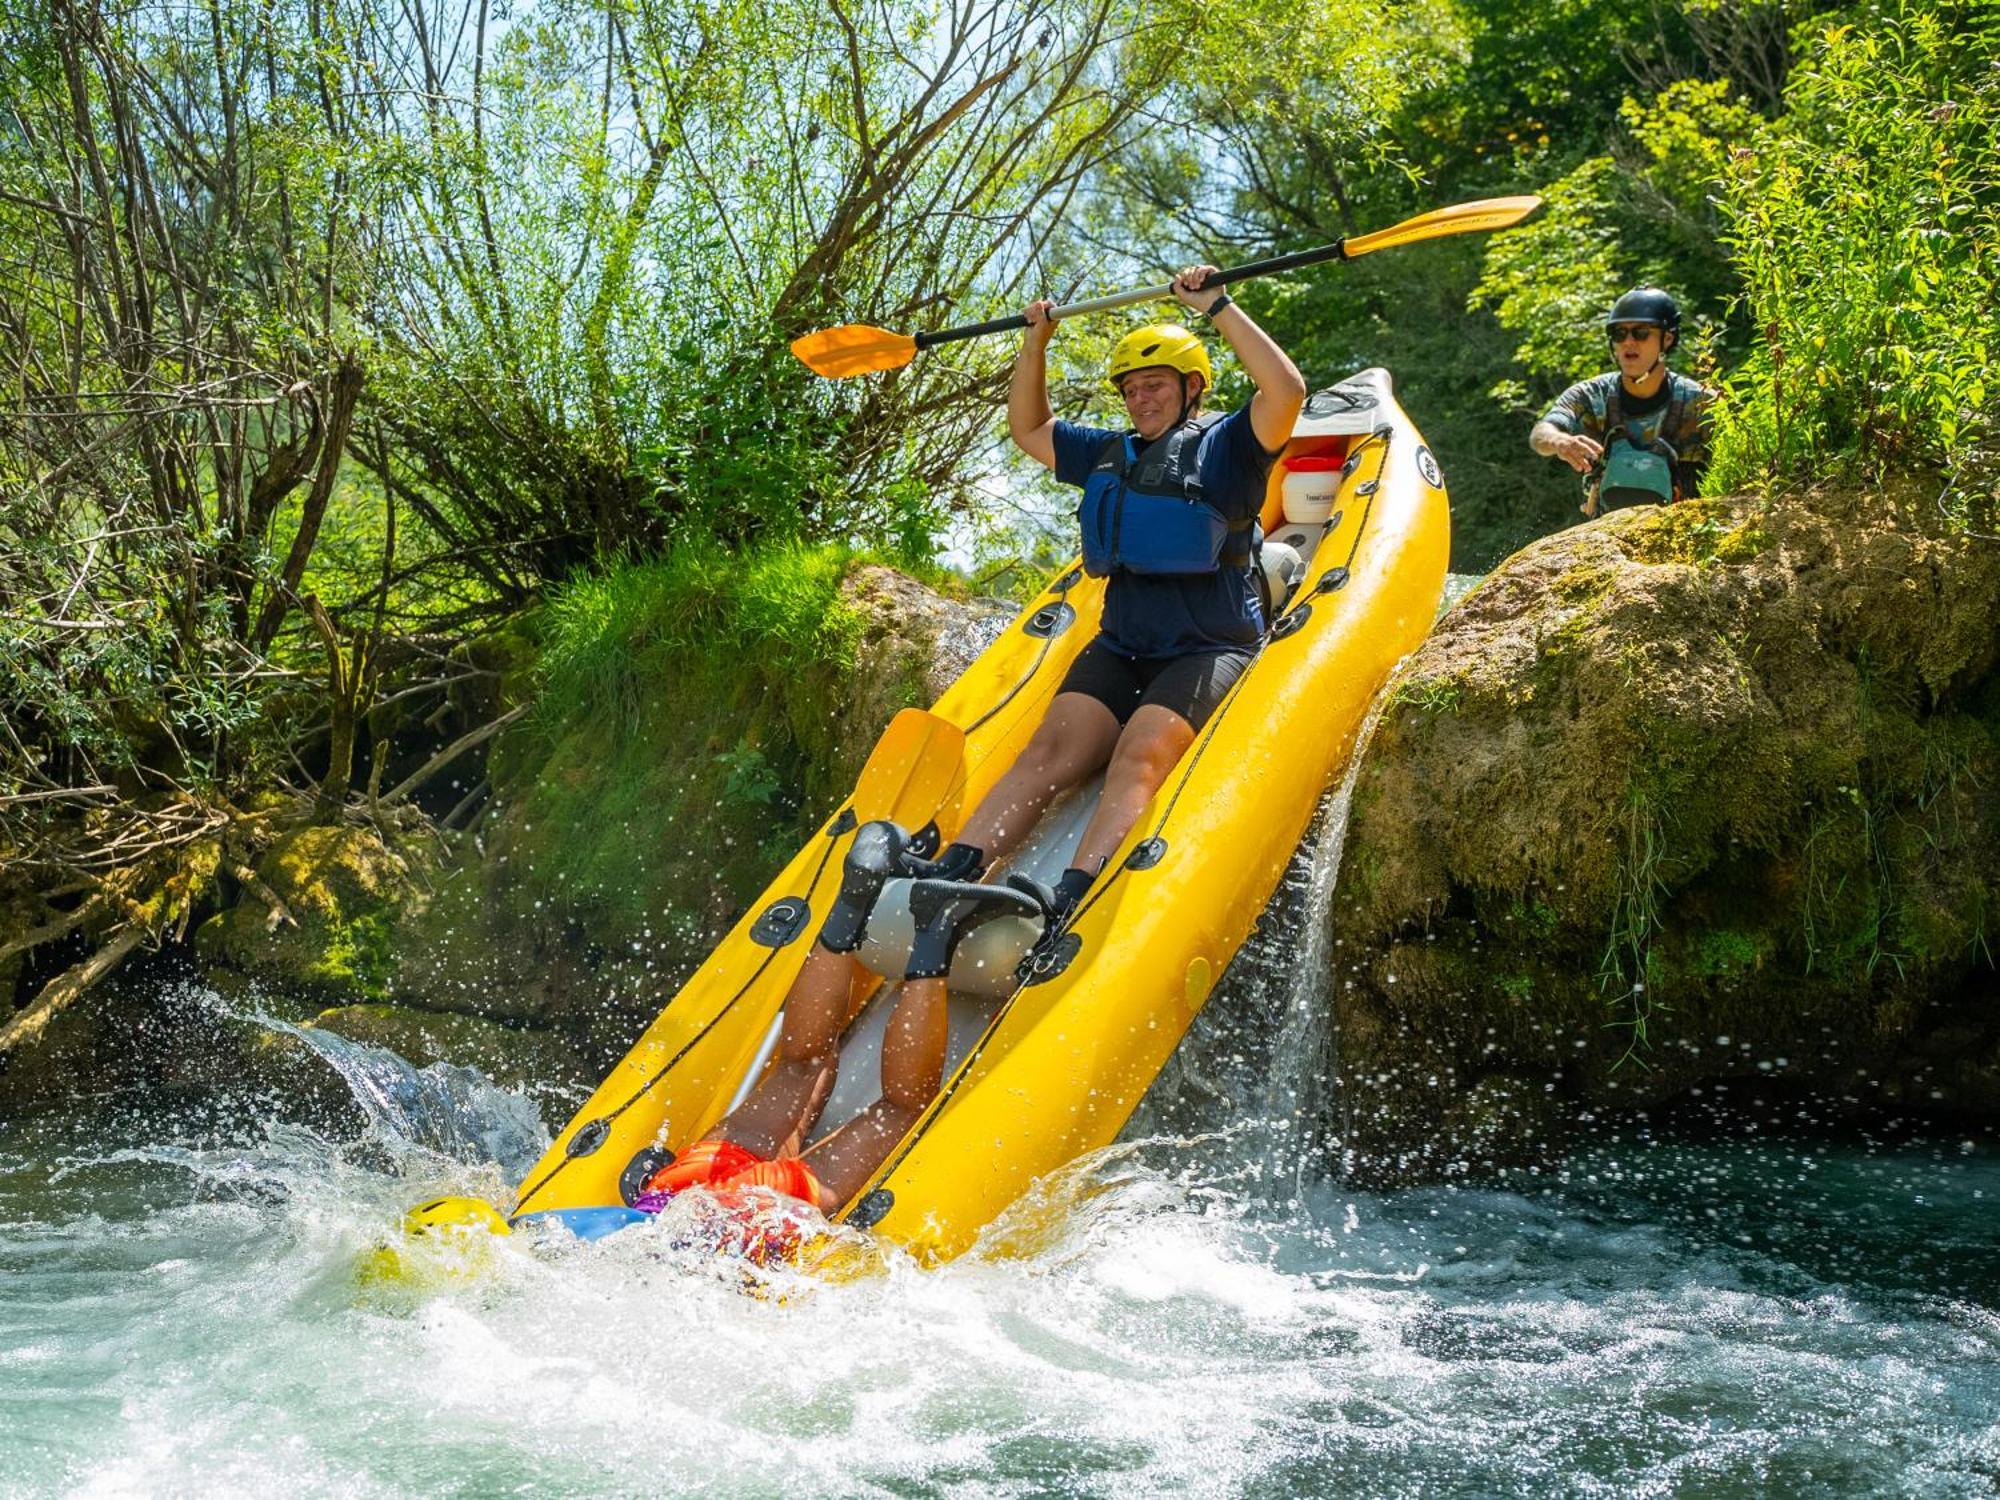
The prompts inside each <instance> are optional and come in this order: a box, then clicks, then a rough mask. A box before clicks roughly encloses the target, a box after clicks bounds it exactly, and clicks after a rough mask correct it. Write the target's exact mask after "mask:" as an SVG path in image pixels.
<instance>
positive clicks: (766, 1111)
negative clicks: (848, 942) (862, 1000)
mask: <svg viewBox="0 0 2000 1500" xmlns="http://www.w3.org/2000/svg"><path fill="white" fill-rule="evenodd" d="M853 984H854V959H853V956H852V955H850V954H846V953H835V952H833V951H832V950H830V949H828V948H826V947H825V946H823V945H822V944H819V943H815V944H813V949H812V952H810V953H808V954H807V955H806V961H805V965H804V966H803V967H802V968H801V969H800V970H799V977H798V978H797V979H795V980H793V981H792V988H791V991H790V993H788V994H787V995H786V996H785V1023H784V1029H783V1030H782V1031H780V1032H779V1034H778V1049H777V1053H776V1055H775V1056H774V1057H773V1058H772V1059H771V1067H770V1070H769V1071H768V1072H767V1073H765V1075H764V1079H763V1082H761V1083H759V1084H758V1085H757V1087H756V1088H755V1089H754V1090H753V1091H752V1092H751V1094H750V1097H749V1098H747V1099H745V1100H744V1101H743V1102H742V1103H741V1104H740V1105H738V1106H737V1107H736V1108H735V1109H734V1110H732V1111H731V1112H730V1114H729V1115H728V1117H727V1118H725V1119H724V1120H723V1122H722V1123H721V1124H720V1125H718V1126H716V1127H715V1129H714V1131H713V1132H712V1134H715V1135H718V1136H720V1137H722V1139H724V1140H726V1141H734V1142H736V1144H737V1145H739V1146H741V1147H743V1148H744V1149H745V1150H747V1151H754V1152H756V1153H757V1154H758V1155H759V1156H778V1155H781V1154H782V1155H788V1156H796V1155H797V1154H798V1151H799V1147H800V1145H801V1144H802V1143H803V1142H804V1139H805V1136H806V1133H807V1132H808V1131H810V1130H811V1129H812V1127H813V1122H814V1121H815V1120H817V1119H818V1118H819V1112H820V1111H821V1110H822V1109H824V1108H825V1107H826V1096H827V1095H828V1094H829V1093H831V1092H832V1091H833V1081H834V1078H835V1076H836V1075H837V1074H838V1073H839V1071H840V1034H841V1031H842V1029H843V1028H845V1027H846V1025H847V1007H848V1001H849V998H850V996H851V993H852V989H853Z"/></svg>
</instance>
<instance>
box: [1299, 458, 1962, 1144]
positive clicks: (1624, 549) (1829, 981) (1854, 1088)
mask: <svg viewBox="0 0 2000 1500" xmlns="http://www.w3.org/2000/svg"><path fill="white" fill-rule="evenodd" d="M1929 498H1930V497H1929V496H1928V495H1926V494H1923V493H1921V492H1917V491H1914V490H1912V491H1907V492H1895V493H1889V494H1882V493H1876V492H1867V493H1820V494H1816V495H1812V496H1808V497H1803V498H1800V499H1794V500H1789V501H1783V502H1773V503H1759V502H1752V501H1747V500H1718V501H1703V502H1693V503H1688V504H1683V505H1679V506H1675V507H1671V508H1668V509H1655V508H1645V509H1639V510H1633V511H1627V512H1621V513H1618V514H1614V515H1612V516H1609V517H1607V518H1605V519H1604V520H1602V521H1599V522H1597V523H1595V524H1592V525H1587V526H1581V527H1578V528H1575V529H1573V530H1570V531H1566V532H1563V533H1561V534H1559V535H1555V536H1551V537H1548V538H1545V539H1544V540H1542V541H1541V542H1539V543H1536V544H1535V545H1533V546H1530V547H1528V548H1527V549H1525V550H1524V551H1522V552H1521V553H1519V554H1518V555H1517V556H1515V557H1514V558H1512V559H1510V560H1509V561H1508V562H1507V563H1505V564H1504V565H1503V566H1502V567H1501V568H1500V569H1499V570H1497V571H1496V572H1495V573H1494V574H1493V575H1492V576H1491V577H1489V578H1488V579H1486V580H1485V581H1484V582H1483V583H1482V584H1481V585H1480V586H1479V587H1478V588H1477V589H1475V590H1474V591H1473V592H1472V593H1471V594H1470V595H1468V596H1467V597H1466V598H1465V599H1464V600H1463V601H1462V602H1460V603H1459V604H1458V606H1457V607H1456V608H1455V609H1453V610H1452V611H1451V613H1450V614H1448V615H1447V616H1446V617H1445V619H1444V620H1443V621H1442V622H1441V623H1440V625H1439V627H1438V629H1437V630H1436V631H1435V632H1434V633H1433V635H1432V637H1431V638H1430V640H1429V641H1428V642H1427V643H1426V644H1425V646H1424V647H1423V648H1422V649H1421V650H1420V651H1419V652H1418V653H1417V654H1416V655H1415V656H1414V657H1413V658H1412V659H1411V661H1410V662H1409V663H1408V665H1407V667H1406V668H1405V669H1404V671H1403V672H1402V673H1401V674H1400V675H1399V677H1398V679H1397V681H1396V682H1395V684H1394V685H1393V687H1392V689H1391V693H1390V696H1389V699H1388V702H1387V705H1386V707H1385V709H1384V712H1383V715H1382V718H1381V721H1380V723H1379V725H1378V727H1377V729H1376V732H1375V735H1374V738H1373V740H1372V742H1371V743H1370V745H1369V746H1368V748H1367V750H1366V752H1365V758H1364V761H1363V765H1362V769H1361V771H1360V773H1359V776H1358V779H1357V783H1356V790H1355V796H1354V803H1353V808H1352V813H1351V823H1350V830H1349V834H1348V842H1347V847H1346V851H1345V856H1344V865H1343V869H1342V873H1341V878H1340V883H1339V887H1338V889H1337V891H1336V896H1335V905H1334V911H1333V914H1332V917H1331V922H1332V924H1333V935H1334V937H1335V939H1336V941H1337V943H1338V945H1339V946H1338V947H1337V948H1336V950H1335V951H1336V953H1337V954H1339V955H1340V956H1341V957H1340V969H1341V972H1340V974H1339V976H1338V979H1337V982H1336V985H1335V1003H1336V1006H1337V1011H1338V1026H1337V1030H1338V1043H1337V1047H1338V1058H1337V1067H1338V1072H1339V1076H1340V1080H1341V1089H1342V1099H1343V1105H1342V1116H1343V1120H1344V1122H1345V1124H1346V1126H1347V1135H1348V1140H1347V1145H1348V1147H1349V1149H1350V1151H1351V1153H1352V1155H1353V1158H1354V1159H1355V1160H1356V1161H1357V1162H1359V1163H1361V1164H1362V1165H1363V1166H1364V1169H1369V1168H1372V1170H1374V1171H1375V1172H1377V1173H1378V1174H1380V1175H1382V1176H1385V1177H1394V1176H1407V1175H1431V1174H1438V1173H1450V1172H1453V1171H1458V1170H1463V1169H1467V1168H1471V1167H1477V1166H1480V1165H1483V1164H1486V1163H1490V1162H1494V1161H1504V1160H1507V1159H1510V1158H1515V1157H1518V1156H1520V1155H1523V1154H1525V1153H1531V1152H1535V1151H1538V1150H1543V1149H1546V1148H1547V1147H1549V1146H1550V1145H1551V1144H1553V1143H1554V1142H1556V1141H1557V1140H1559V1139H1560V1137H1561V1134H1562V1131H1563V1126H1564V1123H1565V1122H1574V1121H1575V1120H1577V1119H1579V1118H1585V1117H1595V1116H1597V1115H1599V1114H1600V1113H1601V1112H1602V1111H1603V1110H1605V1109H1607V1108H1614V1109H1615V1108H1621V1107H1628V1106H1642V1105H1649V1104H1653V1103H1657V1102H1659V1101H1663V1100H1666V1099H1670V1098H1673V1097H1675V1096H1677V1095H1679V1094H1681V1093H1683V1092H1684V1091H1687V1090H1689V1089H1691V1088H1692V1087H1694V1086H1696V1085H1698V1084H1699V1083H1700V1082H1702V1081H1703V1080H1706V1079H1717V1078H1727V1077H1730V1076H1734V1075H1749V1076H1753V1077H1758V1078H1766V1077H1768V1078H1775V1079H1779V1080H1782V1081H1784V1082H1786V1083H1788V1084H1790V1085H1793V1086H1797V1087H1801V1088H1805V1089H1809V1090H1814V1091H1817V1092H1820V1093H1824V1094H1827V1095H1829V1096H1831V1097H1833V1098H1836V1099H1845V1100H1852V1101H1861V1100H1863V1099H1867V1098H1870V1097H1874V1098H1890V1099H1893V1100H1894V1101H1895V1102H1899V1103H1906V1104H1919V1105H1926V1106H1929V1107H1934V1108H1939V1109H1959V1110H1967V1111H1975V1112H1976V1111H1991V1110H1992V1108H1993V1103H1994V1100H1995V1098H1996V1097H2000V1012H1996V1010H1995V1008H1994V1006H1993V1005H1992V1004H1991V1002H1990V1001H1979V1000H1972V1001H1968V1000H1967V998H1966V997H1967V996H1968V995H1969V994H1973V993H1975V990H1974V989H1969V988H1968V987H1969V986H1973V987H1976V986H1977V985H1979V984H1981V983H1984V984H1985V985H1986V986H1987V987H1986V988H1985V989H1984V990H1978V991H1976V992H1977V993H1978V994H1984V995H1988V996H1990V995H1991V994H1992V993H1993V991H1992V988H1991V972H1992V965H1993V944H1994V939H1995V936H1996V933H1995V931H1994V928H1995V925H1996V922H2000V681H1996V671H1995V662H1996V651H2000V636H1996V631H1995V625H1994V622H1995V620H1996V618H2000V547H1996V546H1994V545H1992V544H1990V543H1986V542H1983V541H1980V540H1977V539H1972V538H1967V537H1965V536H1963V535H1956V536H1955V535H1952V534H1950V533H1949V532H1948V531H1947V530H1946V529H1945V528H1943V527H1942V526H1941V525H1940V524H1938V521H1937V518H1936V514H1935V511H1934V510H1933V509H1932V508H1931V506H1930V505H1929V503H1928V502H1929ZM1981 976H1984V978H1983V979H1982V977H1981ZM1947 1035H1949V1036H1951V1037H1953V1038H1955V1040H1954V1041H1953V1042H1952V1043H1951V1046H1950V1051H1951V1054H1952V1056H1953V1057H1954V1058H1955V1059H1957V1062H1956V1063H1955V1065H1954V1066H1951V1067H1943V1066H1939V1065H1938V1059H1937V1057H1936V1056H1935V1055H1934V1054H1936V1052H1937V1050H1938V1048H1939V1045H1940V1039H1941V1038H1943V1037H1946V1036H1947ZM1926 1058H1928V1059H1929V1061H1926V1060H1925V1059H1926ZM1482 1101H1483V1102H1482ZM1496 1101H1500V1102H1497V1103H1496ZM1506 1101H1511V1102H1506Z"/></svg>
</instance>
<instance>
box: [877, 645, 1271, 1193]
mask: <svg viewBox="0 0 2000 1500" xmlns="http://www.w3.org/2000/svg"><path fill="white" fill-rule="evenodd" d="M1266 640H1268V637H1266V638H1265V639H1260V640H1259V641H1258V642H1257V650H1256V652H1255V656H1254V658H1253V660H1252V661H1251V663H1250V665H1249V666H1248V667H1245V668H1244V669H1243V674H1242V675H1241V676H1240V677H1238V678H1237V679H1236V681H1235V682H1234V683H1233V684H1232V685H1231V686H1230V689H1229V691H1228V693H1227V694H1225V695H1224V697H1223V700H1222V702H1221V703H1220V704H1218V705H1217V706H1216V710H1215V712H1214V713H1213V714H1211V715H1209V719H1208V722H1207V724H1205V725H1203V726H1202V733H1201V738H1200V739H1199V740H1198V741H1197V742H1196V744H1195V747H1194V753H1193V754H1191V755H1189V756H1187V757H1186V758H1185V760H1184V765H1185V767H1186V769H1185V770H1184V771H1182V773H1181V778H1180V782H1179V784H1178V785H1176V786H1175V788H1174V794H1173V796H1172V797H1171V798H1169V799H1168V802H1167V806H1166V808H1165V810H1164V811H1162V812H1161V814H1160V821H1159V822H1158V823H1156V824H1155V825H1154V827H1153V834H1152V836H1153V837H1154V838H1158V837H1159V836H1160V833H1161V830H1163V829H1164V828H1165V827H1166V826H1167V819H1168V818H1170V817H1171V816H1173V811H1174V805H1175V804H1176V803H1178V802H1179V801H1180V795H1181V790H1182V788H1184V787H1185V786H1186V785H1187V782H1188V778H1189V777H1190V776H1192V775H1193V774H1194V768H1195V766H1196V765H1198V764H1199V763H1200V761H1201V757H1202V753H1203V752H1204V751H1206V750H1207V748H1208V746H1209V743H1210V742H1211V741H1212V740H1213V739H1214V738H1215V731H1216V729H1217V727H1218V726H1220V724H1221V723H1222V720H1223V716H1224V715H1226V714H1227V713H1228V712H1229V710H1230V708H1231V707H1232V706H1233V705H1234V704H1235V702H1236V700H1237V699H1238V698H1239V697H1240V696H1242V692H1243V684H1244V683H1245V682H1247V681H1248V680H1249V678H1250V674H1251V672H1252V671H1253V670H1254V669H1255V668H1256V665H1257V661H1258V660H1261V659H1262V657H1263V654H1264V646H1265V644H1266ZM1130 868H1131V866H1129V865H1128V864H1126V863H1125V862H1124V861H1122V860H1121V861H1120V862H1119V863H1118V865H1117V867H1116V868H1115V869H1111V870H1107V871H1106V873H1105V874H1104V875H1103V876H1102V877H1100V878H1099V880H1098V881H1097V882H1096V883H1095V884H1094V885H1093V886H1092V887H1091V889H1090V894H1089V895H1087V896H1085V897H1084V899H1083V901H1082V903H1081V904H1080V905H1078V907H1077V908H1076V910H1075V911H1073V912H1072V913H1071V914H1070V917H1069V920H1068V921H1067V922H1065V923H1064V924H1063V930H1064V931H1065V932H1067V931H1068V930H1069V929H1070V928H1071V927H1074V926H1075V925H1076V923H1077V922H1078V921H1080V920H1081V919H1082V918H1083V916H1084V914H1085V913H1086V912H1088V911H1089V910H1090V909H1091V908H1092V907H1093V906H1095V905H1096V904H1097V903H1098V902H1099V901H1100V900H1101V899H1103V897H1104V896H1105V894H1106V893H1107V892H1109V891H1110V889H1111V887H1112V886H1113V885H1114V884H1115V883H1116V882H1117V880H1118V879H1119V877H1120V876H1122V875H1124V874H1125V873H1126V872H1127V871H1128V870H1129V869H1130ZM1032 981H1033V970H1032V969H1031V970H1030V971H1029V973H1028V974H1027V975H1026V976H1024V977H1022V978H1020V979H1017V980H1016V981H1015V983H1014V988H1013V989H1012V990H1010V991H1009V992H1008V994H1007V998H1006V999H1005V1000H1004V1001H1003V1002H1002V1003H1001V1004H1000V1005H999V1006H998V1007H997V1008H996V1009H995V1010H994V1012H993V1018H992V1019H991V1020H990V1021H988V1022H987V1023H986V1029H985V1030H984V1031H982V1032H981V1033H980V1034H979V1040H978V1041H976V1042H974V1043H973V1044H972V1047H971V1049H970V1050H969V1051H967V1053H966V1054H965V1057H964V1059H963V1060H962V1061H961V1062H960V1063H959V1065H958V1068H957V1070H956V1071H955V1072H954V1073H953V1074H952V1075H951V1077H950V1078H949V1079H948V1080H946V1082H945V1085H944V1087H943V1088H941V1089H939V1090H938V1095H937V1097H936V1098H935V1099H933V1100H932V1101H931V1103H930V1107H929V1108H928V1109H926V1110H925V1111H924V1113H923V1115H922V1117H921V1118H919V1119H918V1121H917V1123H916V1124H915V1125H914V1126H912V1127H911V1128H910V1133H909V1134H908V1135H907V1136H905V1137H904V1138H903V1142H902V1144H901V1145H900V1146H898V1147H897V1149H896V1150H895V1151H894V1152H893V1153H892V1154H891V1155H890V1156H889V1158H888V1160H886V1161H885V1162H883V1164H882V1165H881V1166H880V1167H879V1168H877V1169H876V1171H875V1175H874V1176H872V1177H870V1178H869V1179H868V1182H867V1183H866V1184H864V1185H863V1186H864V1187H872V1185H873V1184H875V1183H879V1182H884V1181H886V1180H887V1179H888V1178H889V1177H890V1176H891V1175H892V1174H893V1173H894V1172H895V1170H896V1168H898V1167H899V1166H901V1165H902V1164H903V1161H904V1159H905V1158H906V1157H907V1156H909V1154H910V1153H911V1152H912V1151H914V1150H915V1149H916V1147H917V1143H918V1142H919V1141H921V1140H922V1139H923V1138H924V1135H925V1133H926V1132H927V1131H928V1130H929V1129H930V1127H931V1125H932V1124H933V1123H935V1121H936V1120H937V1119H938V1116H939V1114H940V1113H941V1112H942V1111H943V1109H944V1106H945V1105H946V1103H948V1102H949V1101H950V1099H951V1098H952V1096H953V1095H954V1094H956V1093H957V1092H958V1085H959V1083H960V1081H961V1080H962V1079H964V1078H966V1077H967V1076H968V1075H969V1074H970V1072H971V1069H972V1066H973V1064H974V1063H976V1062H978V1061H979V1058H980V1056H981V1054H983V1053H984V1052H985V1051H986V1047H987V1044H988V1043H989V1042H990V1041H992V1039H993V1037H994V1035H995V1034H996V1033H997V1032H998V1031H999V1029H1000V1027H1001V1025H1002V1024H1003V1023H1004V1022H1005V1021H1006V1019H1007V1016H1008V1014H1009V1013H1010V1012H1011V1011H1012V1010H1013V1009H1014V1002H1015V1001H1016V1000H1018V999H1019V998H1020V996H1021V992H1022V991H1023V990H1025V989H1027V988H1028V986H1029V985H1030V983H1032ZM866 1196H867V1194H866V1193H865V1192H864V1193H857V1194H856V1195H855V1197H854V1200H853V1201H854V1203H856V1204H858V1203H860V1202H861V1201H862V1199H863V1198H865V1197H866ZM842 1212H843V1213H845V1212H846V1209H843V1210H842Z"/></svg>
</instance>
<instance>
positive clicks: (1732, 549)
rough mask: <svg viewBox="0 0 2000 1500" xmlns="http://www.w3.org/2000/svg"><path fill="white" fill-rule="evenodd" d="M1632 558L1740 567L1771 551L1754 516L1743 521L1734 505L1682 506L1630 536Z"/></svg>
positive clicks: (1705, 503) (1716, 502) (1686, 502)
mask: <svg viewBox="0 0 2000 1500" xmlns="http://www.w3.org/2000/svg"><path fill="white" fill-rule="evenodd" d="M1629 536H1630V540H1631V543H1632V547H1633V555H1634V556H1635V557H1636V558H1638V560H1639V561H1641V562H1647V563H1655V564H1659V563H1681V564H1684V565H1687V566H1694V565H1697V564H1700V563H1706V562H1719V563H1741V562H1747V561H1749V560H1750V559H1751V558H1753V557H1756V556H1757V555H1758V554H1759V553H1762V552H1764V551H1765V550H1767V549H1768V548H1769V547H1770V545H1771V535H1770V533H1769V532H1768V531H1767V530H1765V529H1764V527H1763V525H1762V524H1761V518H1760V517H1758V516H1751V517H1747V518H1746V517H1745V516H1744V515H1743V514H1742V510H1741V507H1740V506H1739V504H1738V503H1737V502H1733V501H1722V500H1684V501H1682V502H1681V503H1680V504H1678V505H1666V506H1662V507H1660V509H1659V510H1658V511H1657V512H1656V513H1655V514H1654V515H1652V516H1650V517H1649V518H1648V519H1647V520H1646V522H1645V523H1643V524H1641V525H1639V526H1637V527H1635V528H1634V529H1633V530H1632V531H1631V532H1630V533H1629Z"/></svg>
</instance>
